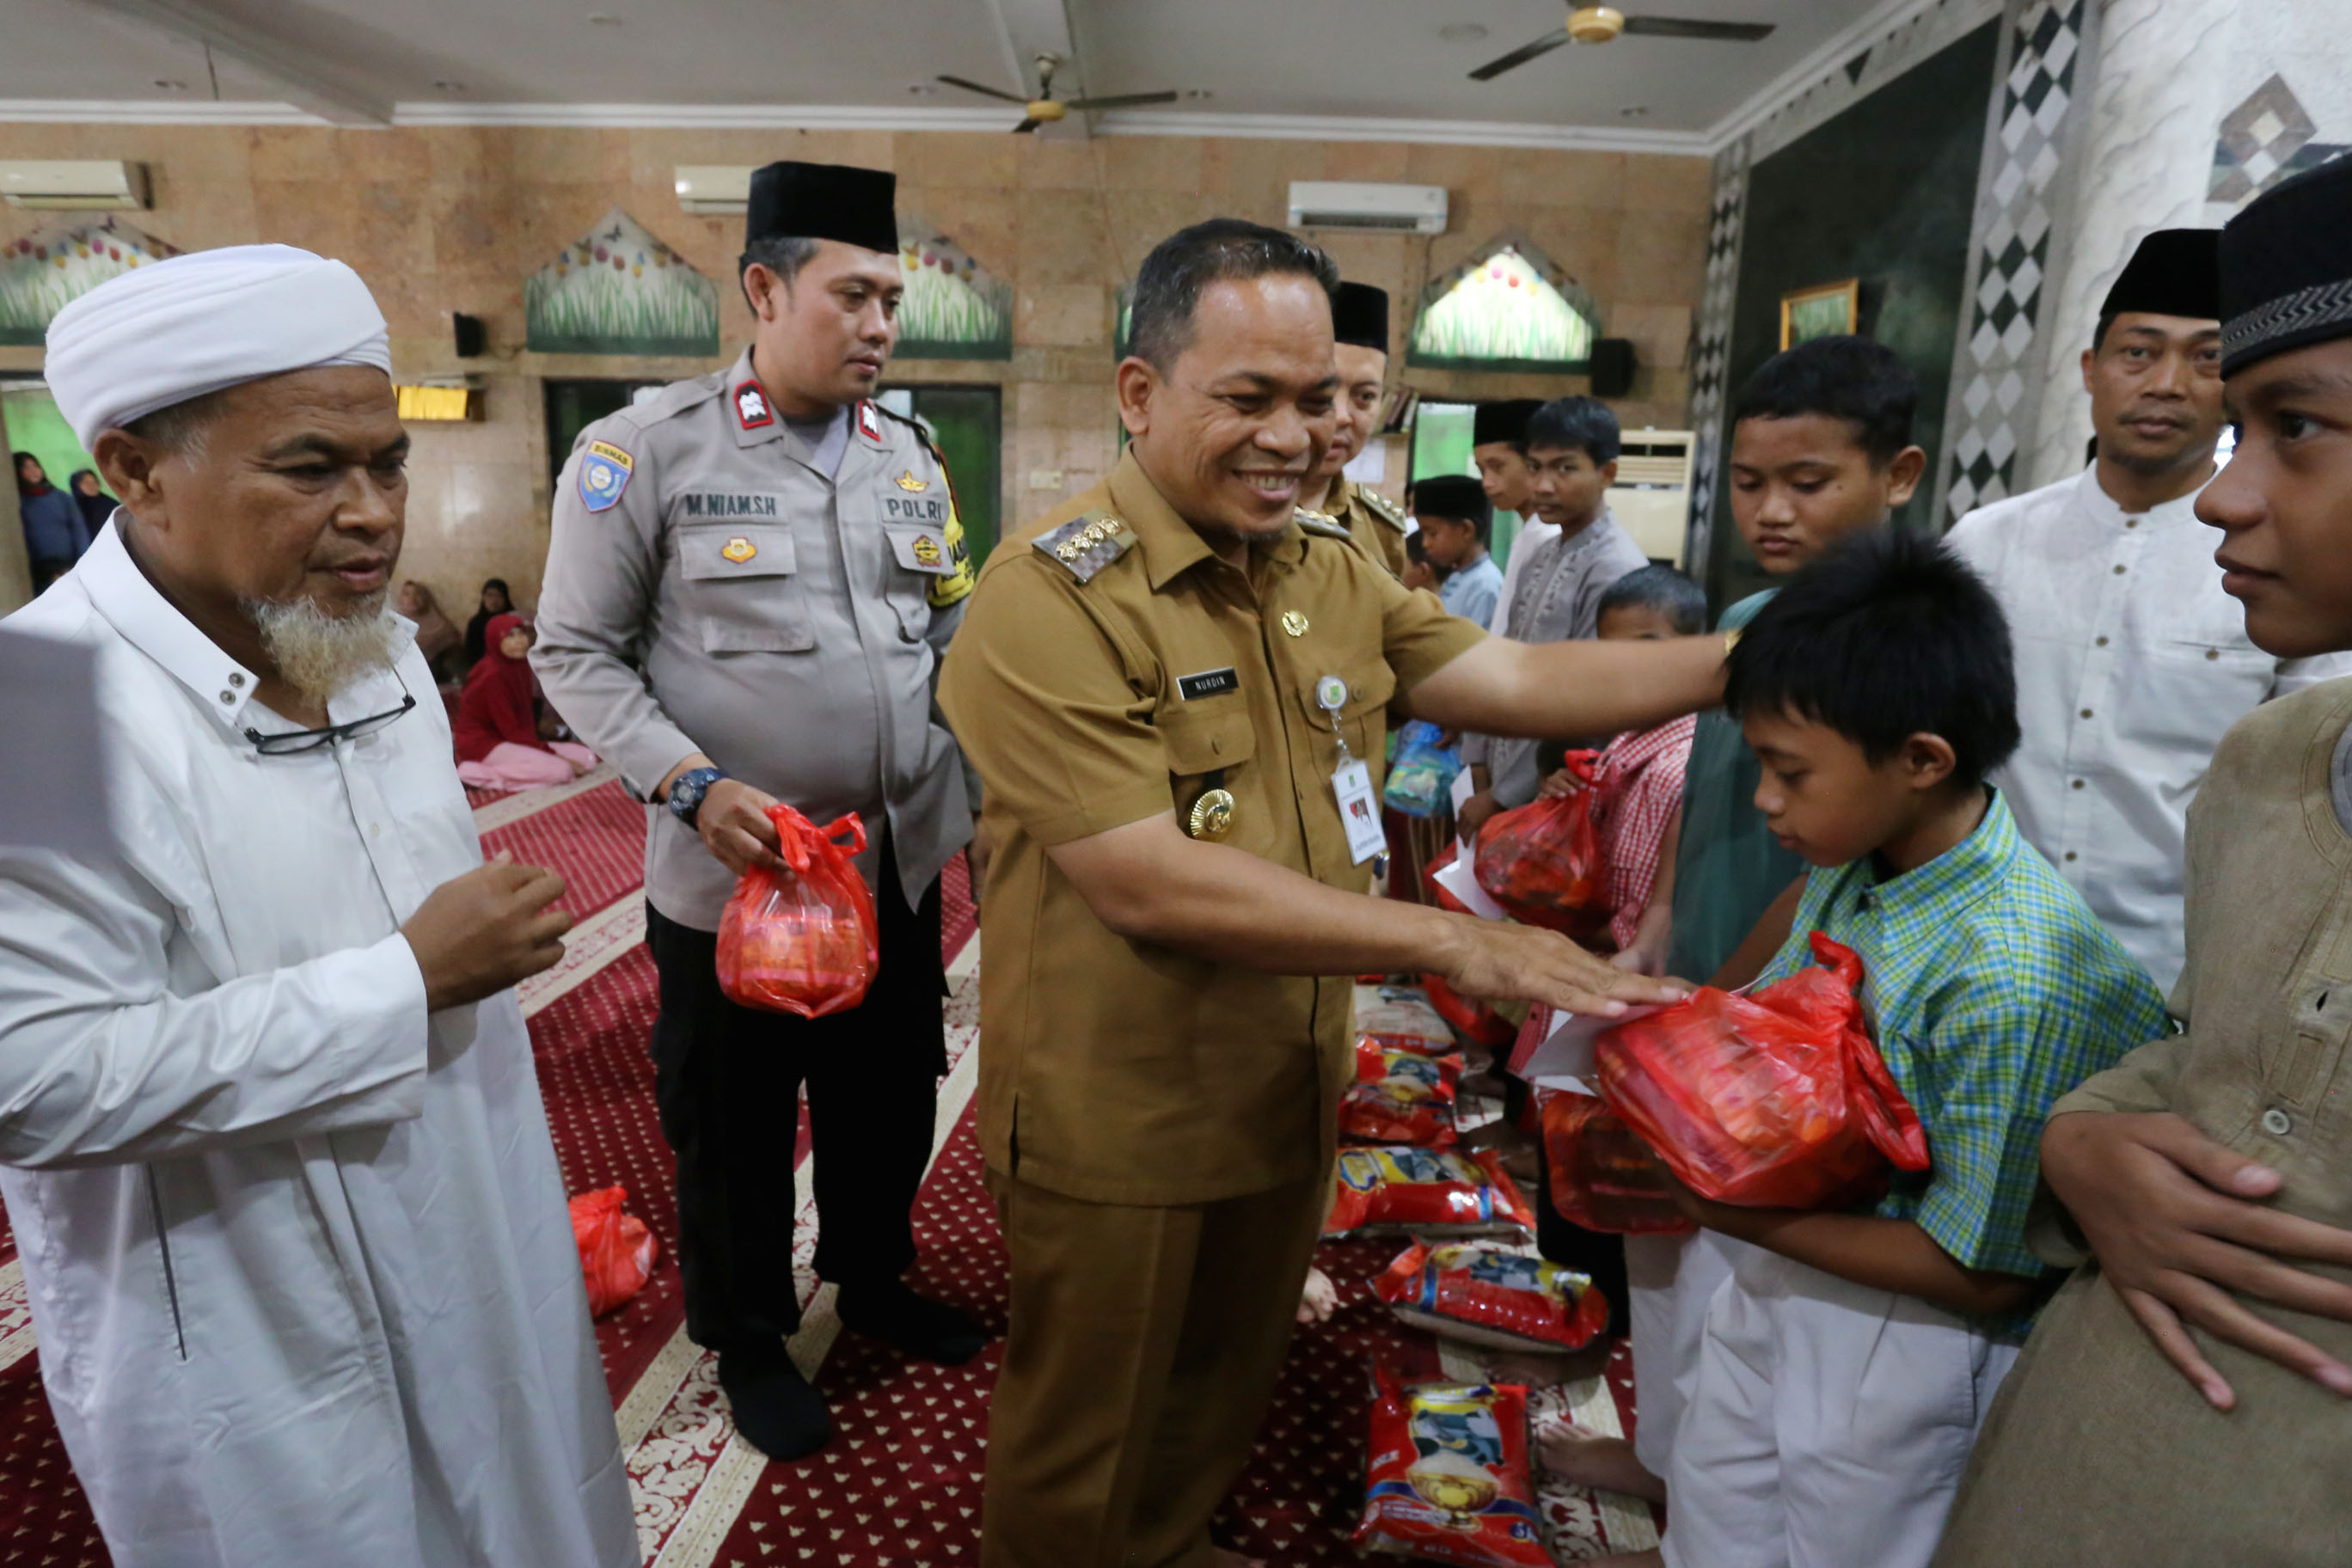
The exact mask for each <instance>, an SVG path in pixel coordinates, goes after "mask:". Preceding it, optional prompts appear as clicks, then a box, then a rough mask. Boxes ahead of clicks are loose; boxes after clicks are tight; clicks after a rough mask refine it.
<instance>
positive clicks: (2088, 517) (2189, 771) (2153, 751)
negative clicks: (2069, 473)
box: [1951, 229, 2352, 989]
mask: <svg viewBox="0 0 2352 1568" xmlns="http://www.w3.org/2000/svg"><path fill="white" fill-rule="evenodd" d="M2216 240H2217V231H2215V230H2212V229H2159V230H2158V231H2157V232H2155V233H2153V234H2150V235H2149V236H2148V237H2147V238H2146V239H2144V240H2142V241H2141V242H2140V246H2139V248H2138V250H2137V252H2135V253H2134V255H2133V257H2132V259H2131V261H2130V262H2129V264H2128V265H2126V267H2125V268H2124V270H2123V273H2122V275H2121V276H2120V277H2118V278H2117V279H2116V284H2115V287H2114V288H2113V289H2109V290H2108V293H2107V297H2106V300H2105V303H2104V304H2103V305H2102V306H2101V307H2100V310H2099V324H2098V330H2097V331H2096V333H2095V336H2094V338H2093V340H2092V344H2091V347H2090V349H2089V350H2088V351H2087V352H2085V353H2084V355H2083V384H2084V388H2085V389H2086V390H2088V392H2089V393H2090V395H2091V421H2092V426H2093V427H2094V429H2095V431H2096V433H2097V456H2096V458H2095V460H2094V461H2093V463H2092V464H2091V466H2090V467H2089V468H2086V469H2084V472H2083V473H2081V474H2080V475H2078V476H2076V477H2074V478H2073V479H2062V480H2060V481H2059V482H2058V483H2056V484H2054V485H2047V486H2044V487H2043V488H2042V489H2038V490H2034V491H2032V492H2030V493H2029V494H2026V495H2021V496H2015V497H2012V498H2011V499H2010V500H2004V501H1997V502H1995V503H1994V504H1992V505H1990V506H1988V507H1981V508H1979V509H1978V510H1975V511H1972V512H1970V513H1969V515H1968V516H1966V517H1964V518H1962V519H1961V520H1960V521H1959V522H1958V524H1957V525H1955V526H1954V528H1953V529H1952V531H1951V543H1952V546H1953V548H1954V549H1956V550H1958V552H1960V554H1961V555H1962V556H1963V557H1964V558H1965V559H1966V560H1967V561H1968V562H1969V564H1970V565H1972V566H1974V567H1975V568H1976V569H1977V571H1978V572H1979V573H1981V574H1983V575H1984V577H1985V579H1986V580H1987V581H1988V582H1989V583H1990V584H1991V585H1992V589H1993V592H1994V594H1995V595H1998V596H1999V598H2000V605H2001V608H2002V610H2003V611H2004V612H2006V613H2007V615H2008V616H2009V621H2010V630H2011V635H2012V637H2014V638H2015V643H2016V649H2017V704H2018V721H2019V723H2020V725H2021V727H2022V729H2023V731H2024V742H2023V743H2022V744H2021V745H2020V746H2019V747H2018V749H2017V753H2016V755H2015V756H2014V757H2012V758H2011V761H2010V762H2009V763H2008V764H2007V765H2006V766H2004V767H2003V768H2001V769H2000V771H1999V772H1998V773H1995V774H1994V779H1993V782H1994V783H1995V784H1997V785H1998V786H1999V787H2000V790H2001V792H2002V793H2003V794H2004V795H2007V796H2008V797H2009V804H2010V808H2011V811H2013V812H2014V813H2015V814H2016V816H2017V824H2018V827H2019V829H2020V830H2021V832H2023V833H2024V835H2025V837H2026V838H2027V840H2028V841H2029V842H2031V843H2032V845H2033V847H2035V848H2036V849H2038V850H2040V851H2041V852H2042V854H2043V855H2044V856H2046V857H2047V858H2049V859H2050V861H2051V863H2052V864H2053V865H2055V866H2056V867H2057V868H2058V870H2059V872H2060V873H2061V874H2062V875H2063V877H2064V878H2065V879H2066V880H2067V881H2068V882H2070V883H2072V884H2073V885H2074V888H2075V889H2076V890H2077V891H2079V892H2081V893H2082V895H2083V896H2084V899H2085V900H2087V901H2088V902H2089V904H2090V906H2091V908H2092V910H2094V911H2095V912H2096V913H2097V915H2098V917H2099V919H2100V920H2101V921H2104V922H2105V925H2106V927H2107V929H2108V930H2109V931H2113V932H2114V933H2115V935H2116V939H2117V940H2118V941H2120V942H2122V943H2123V944H2124V946H2125V947H2126V948H2127V949H2128V950H2130V952H2131V953H2132V956H2134V957H2135V958H2137V959H2138V960H2139V961H2140V963H2143V964H2145V965H2147V970H2148V973H2151V974H2152V975H2154V976H2155V977H2156V981H2157V984H2159V985H2161V986H2164V987H2166V988H2167V989H2169V988H2170V987H2171V985H2172V984H2173V982H2174V981H2175V980H2176V979H2178V978H2179V973H2180V967H2181V951H2182V938H2181V880H2182V853H2183V843H2184V835H2185V833H2186V829H2187V823H2188V814H2189V801H2190V800H2191V799H2193V798H2194V797H2195V795H2196V794H2197V787H2198V785H2199V784H2201V783H2202V782H2203V781H2204V777H2205V769H2206V765H2207V763H2209V762H2210V760H2211V758H2212V755H2213V749H2214V747H2215V746H2216V745H2218V744H2219V743H2220V742H2221V737H2222V735H2223V734H2224V733H2225V732H2227V731H2228V730H2229V728H2230V726H2231V725H2232V724H2234V723H2236V722H2237V721H2238V720H2239V719H2241V718H2242V717H2243V716H2244V715H2245V714H2246V713H2247V712H2248V711H2249V710H2252V709H2253V708H2254V707H2256V706H2257V705H2259V704H2261V703H2263V702H2266V701H2268V700H2270V699H2272V698H2273V697H2278V696H2283V695H2284V694H2285V693H2287V692H2290V691H2294V690H2297V689H2301V688H2303V687H2305V686H2309V685H2313V684H2315V683H2316V682H2318V681H2321V680H2326V679H2334V678H2335V677H2336V676H2339V675H2345V674H2352V659H2347V658H2346V657H2345V656H2343V655H2328V656H2326V657H2323V658H2306V659H2280V658H2273V657H2271V656H2270V655H2269V654H2266V653H2264V652H2263V650H2262V649H2260V648H2258V647H2255V646H2254V645H2253V643H2252V641H2250V640H2248V638H2247V637H2246V628H2245V617H2244V615H2243V613H2242V610H2241V608H2240V606H2239V605H2238V604H2237V602H2236V601H2235V600H2233V599H2231V598H2230V597H2229V596H2228V595H2226V594H2224V593H2223V592H2222V591H2221V568H2220V567H2218V566H2216V565H2215V564H2214V563H2213V551H2214V547H2215V546H2216V545H2217V544H2219V543H2220V542H2221V541H2220V536H2219V535H2218V534H2216V533H2215V532H2214V531H2212V530H2211V529H2210V528H2208V527H2206V526H2205V524H2203V523H2202V522H2200V521H2198V519H2197V515H2196V511H2195V507H2196V504H2197V495H2198V492H2199V491H2200V490H2202V489H2204V488H2205V484H2206V482H2207V481H2208V480H2209V479H2211V478H2212V477H2213V473H2214V464H2213V452H2214V447H2215V446H2216V444H2217V442H2218V441H2219V439H2220V437H2221V427H2222V426H2223V425H2224V424H2226V423H2227V422H2228V416H2227V415H2226V414H2224V413H2223V411H2222V407H2221V322H2220V321H2219V319H2218V312H2219V310H2220V303H2219V294H2220V289H2219V284H2218V282H2217V280H2216V263H2215V254H2216V252H2215V246H2216Z"/></svg>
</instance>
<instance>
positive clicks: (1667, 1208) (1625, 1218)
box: [1535, 1089, 1696, 1236]
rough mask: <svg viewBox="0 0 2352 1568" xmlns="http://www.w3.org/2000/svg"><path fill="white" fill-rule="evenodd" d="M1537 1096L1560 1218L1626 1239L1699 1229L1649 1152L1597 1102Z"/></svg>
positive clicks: (1543, 1092) (1552, 1092)
mask: <svg viewBox="0 0 2352 1568" xmlns="http://www.w3.org/2000/svg"><path fill="white" fill-rule="evenodd" d="M1535 1098H1536V1100H1537V1101H1538V1104H1539V1106H1540V1108H1541V1109H1540V1111H1539V1114H1540V1115H1541V1117H1542V1119H1543V1145H1544V1163H1545V1164H1546V1165H1548V1166H1549V1167H1550V1170H1551V1206H1552V1207H1553V1208H1555V1209H1558V1210H1559V1214H1560V1217H1561V1218H1563V1219H1565V1220H1567V1221H1569V1222H1570V1224H1572V1225H1580V1226H1583V1227H1584V1228H1585V1229H1587V1230H1606V1231H1614V1232H1616V1233H1618V1234H1619V1235H1622V1236H1643V1235H1666V1234H1670V1233H1674V1232H1678V1231H1688V1230H1692V1229H1695V1228H1696V1226H1693V1225H1692V1224H1691V1223H1690V1221H1688V1220H1686V1219H1685V1218H1684V1217H1683V1216H1682V1211H1681V1210H1679V1209H1677V1208H1675V1201H1674V1199H1673V1198H1672V1197H1670V1196H1668V1195H1667V1193H1666V1184H1665V1183H1664V1181H1663V1180H1661V1179H1660V1178H1659V1175H1658V1171H1657V1167H1656V1166H1655V1165H1654V1164H1652V1163H1651V1162H1650V1150H1649V1146H1648V1145H1646V1144H1644V1143H1643V1142H1642V1141H1641V1140H1640V1139H1639V1138H1636V1137H1634V1136H1633V1130H1632V1129H1630V1128H1628V1127H1627V1126H1626V1125H1625V1123H1624V1122H1622V1121H1620V1120H1618V1118H1617V1116H1616V1114H1615V1113H1614V1112H1612V1110H1610V1109H1609V1107H1608V1106H1607V1105H1606V1104H1605V1103H1603V1102H1602V1101H1601V1100H1600V1099H1599V1098H1598V1097H1596V1096H1593V1095H1590V1094H1578V1093H1576V1092H1575V1091H1574V1090H1572V1089H1538V1090H1537V1091H1536V1094H1535Z"/></svg>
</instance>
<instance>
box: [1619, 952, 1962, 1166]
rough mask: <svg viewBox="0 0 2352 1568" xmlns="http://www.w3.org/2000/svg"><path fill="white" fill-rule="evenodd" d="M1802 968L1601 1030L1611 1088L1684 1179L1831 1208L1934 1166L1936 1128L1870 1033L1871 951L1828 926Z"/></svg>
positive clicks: (1630, 1120)
mask: <svg viewBox="0 0 2352 1568" xmlns="http://www.w3.org/2000/svg"><path fill="white" fill-rule="evenodd" d="M1812 947H1813V956H1814V957H1816V958H1818V959H1820V960H1821V961H1822V964H1825V965H1827V967H1826V968H1823V967H1820V966H1815V967H1811V968H1807V969H1804V970H1801V971H1800V972H1798V973H1795V974H1792V975H1790V977H1789V978H1788V979H1786V980H1780V981H1775V982H1774V983H1773V984H1770V985H1768V986H1765V987H1764V988H1763V989H1762V990H1760V991H1758V992H1756V993H1754V994H1751V995H1747V996H1735V995H1732V994H1729V993H1727V992H1723V991H1717V990H1716V989H1714V988H1713V987H1712V986H1710V987H1708V988H1706V989H1705V990H1702V991H1700V992H1698V993H1697V994H1696V995H1694V996H1692V997H1691V998H1690V1000H1688V1001H1687V1002H1684V1003H1681V1004H1679V1005H1675V1006H1673V1007H1669V1008H1667V1009H1665V1010H1664V1012H1660V1013H1654V1014H1652V1015H1650V1016H1647V1017H1644V1018H1637V1019H1635V1020H1633V1022H1631V1023H1627V1024H1621V1025H1619V1026H1617V1027H1616V1028H1613V1029H1611V1030H1609V1031H1608V1032H1607V1033H1605V1034H1603V1035H1602V1036H1601V1037H1600V1038H1599V1039H1598V1040H1596V1041H1595V1042H1594V1053H1595V1056H1596V1057H1597V1058H1598V1067H1599V1074H1598V1076H1599V1079H1600V1088H1601V1097H1602V1098H1603V1099H1605V1100H1608V1102H1609V1109H1610V1110H1613V1111H1615V1112H1616V1113H1617V1114H1618V1115H1619V1116H1621V1117H1622V1118H1623V1119H1624V1121H1625V1124H1626V1125H1627V1126H1628V1127H1630V1128H1632V1129H1633V1131H1635V1132H1636V1133H1639V1134H1640V1135H1641V1137H1642V1139H1643V1142H1647V1143H1648V1144H1649V1145H1650V1146H1651V1147H1652V1148H1653V1149H1655V1150H1656V1151H1657V1152H1658V1153H1659V1155H1660V1156H1661V1157H1662V1158H1663V1159H1664V1161H1665V1162H1666V1163H1667V1164H1668V1165H1670V1166H1671V1167H1673V1169H1674V1173H1675V1175H1676V1176H1678V1177H1680V1178H1681V1179H1682V1181H1683V1183H1684V1184H1685V1185H1686V1186H1688V1187H1689V1188H1690V1189H1691V1190H1692V1191H1693V1192H1695V1193H1697V1194H1699V1195H1700V1196H1702V1197H1708V1198H1714V1199H1717V1200H1718V1201H1720V1202H1723V1203H1727V1204H1746V1205H1753V1206H1757V1207H1762V1208H1822V1207H1828V1206H1833V1205H1843V1204H1846V1203H1850V1202H1853V1201H1856V1200H1858V1199H1861V1198H1863V1197H1865V1196H1868V1195H1869V1194H1871V1193H1872V1192H1874V1191H1876V1190H1878V1189H1880V1188H1881V1187H1883V1186H1884V1185H1885V1178H1886V1169H1887V1166H1888V1164H1889V1163H1893V1164H1894V1165H1895V1166H1897V1167H1899V1168H1901V1169H1903V1170H1906V1171H1924V1170H1926V1169H1927V1131H1926V1129H1924V1128H1923V1127H1921V1126H1920V1125H1919V1118H1918V1116H1917V1114H1916V1112H1914V1111H1913V1110H1912V1109H1911V1106H1910V1103H1909V1102H1908V1101H1907V1100H1905V1099H1904V1098H1903V1091H1902V1090H1901V1089H1897V1088H1896V1087H1895V1079H1894V1078H1893V1077H1892V1076H1891V1075H1889V1074H1888V1072H1887V1070H1886V1064H1885V1061H1884V1060H1882V1059H1881V1058H1880V1057H1879V1055H1878V1048H1877V1047H1875V1046H1874V1045H1872V1044H1871V1043H1870V1037H1869V1035H1867V1034H1866V1033H1864V1029H1863V1022H1862V1002H1861V999H1860V998H1859V996H1857V995H1856V990H1857V988H1858V987H1859V986H1860V985H1861V984H1862V961H1861V960H1860V959H1859V958H1856V957H1855V956H1854V955H1853V952H1850V951H1849V950H1847V949H1846V948H1843V947H1841V946H1839V945H1838V944H1837V943H1836V942H1832V941H1831V940H1830V939H1829V938H1828V937H1826V936H1824V935H1822V933H1821V932H1820V931H1815V932H1814V933H1813V935H1812Z"/></svg>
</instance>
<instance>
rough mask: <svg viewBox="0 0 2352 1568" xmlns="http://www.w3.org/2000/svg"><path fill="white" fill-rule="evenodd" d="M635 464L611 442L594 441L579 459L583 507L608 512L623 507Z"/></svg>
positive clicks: (633, 459)
mask: <svg viewBox="0 0 2352 1568" xmlns="http://www.w3.org/2000/svg"><path fill="white" fill-rule="evenodd" d="M636 466H637V465H636V460H635V458H631V457H630V456H629V455H628V454H627V453H626V452H624V451H623V450H621V448H619V447H615V446H614V445H613V444H612V443H611V442H610V441H591V442H589V443H588V450H587V452H586V454H585V455H583V457H582V458H581V459H580V477H579V481H578V482H579V486H580V504H581V505H583V506H584V507H586V508H587V509H588V510H590V511H609V510H612V509H613V508H614V507H616V506H618V505H619V504H620V503H621V492H622V491H624V490H625V489H628V488H629V473H630V470H631V469H633V468H635V467H636Z"/></svg>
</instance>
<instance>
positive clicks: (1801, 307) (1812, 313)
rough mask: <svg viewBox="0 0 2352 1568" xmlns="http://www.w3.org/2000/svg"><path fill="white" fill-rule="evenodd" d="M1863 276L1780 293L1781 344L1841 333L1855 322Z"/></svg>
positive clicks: (1834, 335) (1856, 322) (1784, 345)
mask: <svg viewBox="0 0 2352 1568" xmlns="http://www.w3.org/2000/svg"><path fill="white" fill-rule="evenodd" d="M1861 308H1862V279H1859V278H1848V279H1845V280H1844V281H1843V282H1840V283H1819V284H1815V285H1814V286H1813V287H1812V288H1811V289H1790V291H1789V292H1788V293H1786V294H1783V295H1781V296H1780V346H1781V347H1782V348H1783V349H1787V348H1790V347H1793V346H1794V345H1796V344H1798V343H1801V342H1808V341H1809V340H1811V339H1813V338H1833V337H1842V336H1843V335H1845V334H1846V333H1849V332H1852V331H1853V330H1854V328H1855V326H1856V325H1857V324H1858V322H1859V320H1860V317H1861Z"/></svg>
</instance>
